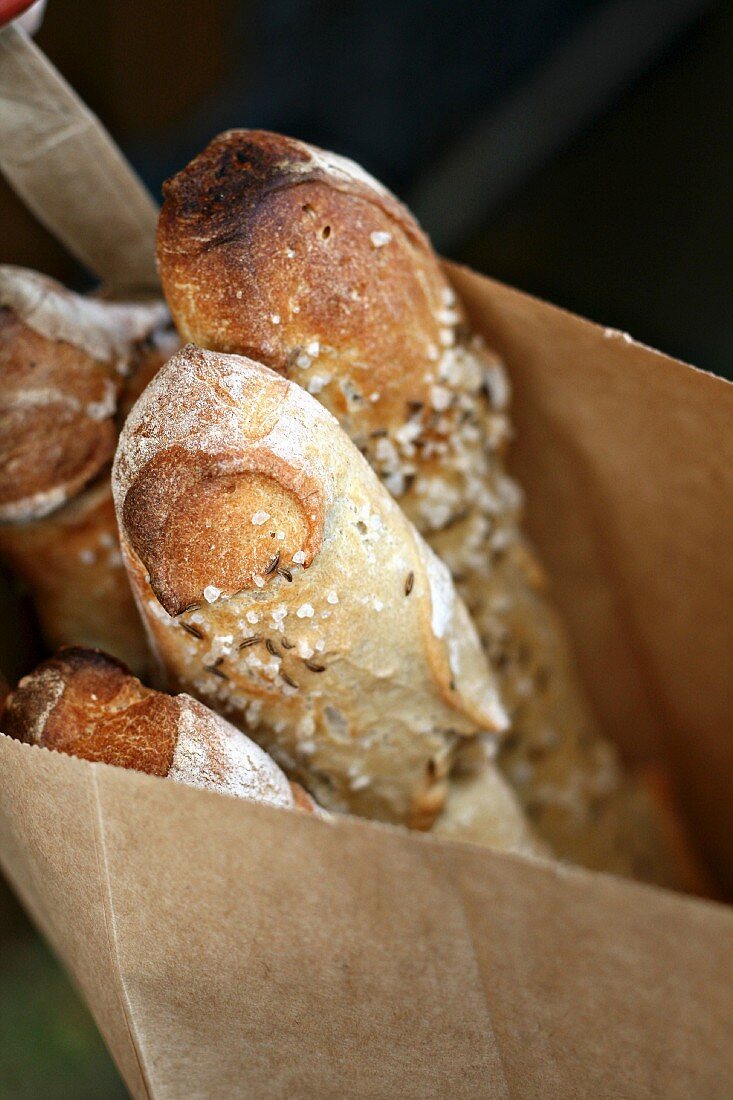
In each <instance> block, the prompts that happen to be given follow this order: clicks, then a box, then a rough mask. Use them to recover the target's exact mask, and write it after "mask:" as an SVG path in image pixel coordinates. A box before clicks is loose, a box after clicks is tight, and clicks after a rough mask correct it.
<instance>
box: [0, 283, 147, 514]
mask: <svg viewBox="0 0 733 1100" xmlns="http://www.w3.org/2000/svg"><path fill="white" fill-rule="evenodd" d="M166 318H167V311H166V309H165V306H164V305H163V304H162V303H161V302H153V303H149V304H139V305H138V304H117V303H106V302H98V301H93V300H91V299H86V298H82V297H80V296H79V295H77V294H73V293H71V291H68V290H66V289H65V288H64V287H62V286H61V285H60V284H59V283H56V282H54V280H53V279H47V278H45V277H44V276H42V275H38V274H36V273H35V272H32V271H26V270H25V269H23V268H15V267H9V266H0V521H7V520H14V521H18V520H27V519H32V518H36V517H39V516H43V515H47V514H48V513H49V512H51V511H53V510H54V509H55V508H57V507H59V506H60V505H61V504H63V503H65V502H66V501H68V500H70V499H71V498H72V497H73V496H75V495H76V494H77V493H78V492H79V490H80V489H81V488H82V487H83V486H84V485H86V484H88V483H89V482H90V481H91V480H92V479H93V478H95V477H96V476H97V475H98V474H99V473H100V472H101V470H102V469H103V468H104V466H105V465H106V464H107V463H109V462H110V461H111V459H112V455H113V454H114V448H115V439H116V431H115V425H114V416H115V413H116V411H117V405H118V401H119V398H120V394H121V391H122V388H123V383H124V379H125V376H126V375H128V374H129V373H131V372H132V371H133V370H134V369H135V366H136V364H137V361H138V358H139V355H140V352H141V349H142V347H143V345H144V344H145V341H146V340H147V338H148V337H150V336H151V334H152V333H153V332H154V331H155V329H156V328H158V327H160V326H161V325H164V324H165V321H166Z"/></svg>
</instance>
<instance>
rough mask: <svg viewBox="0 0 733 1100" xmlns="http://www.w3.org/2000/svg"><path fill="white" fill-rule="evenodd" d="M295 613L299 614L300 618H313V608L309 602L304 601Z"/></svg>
mask: <svg viewBox="0 0 733 1100" xmlns="http://www.w3.org/2000/svg"><path fill="white" fill-rule="evenodd" d="M295 614H296V615H297V616H298V618H299V619H312V618H313V608H312V607H311V605H310V604H309V603H303V604H301V605H300V607H299V608H298V610H297V611H296V612H295Z"/></svg>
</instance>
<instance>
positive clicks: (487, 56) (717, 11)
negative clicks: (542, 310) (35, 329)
mask: <svg viewBox="0 0 733 1100" xmlns="http://www.w3.org/2000/svg"><path fill="white" fill-rule="evenodd" d="M37 41H38V43H39V44H40V45H41V46H42V47H43V49H44V50H45V51H46V52H47V53H48V55H49V56H50V57H51V59H52V60H53V61H54V62H55V63H56V65H57V66H58V67H59V68H60V70H61V71H62V72H63V73H64V74H65V76H66V77H67V78H68V79H69V80H70V81H71V83H72V84H73V85H74V87H75V88H76V89H77V91H78V92H79V93H80V94H81V95H82V97H83V98H84V99H85V100H86V101H87V103H88V104H89V105H90V106H91V107H92V108H93V109H94V110H95V111H96V112H97V114H99V115H100V116H101V118H102V119H103V120H104V122H105V123H106V124H107V126H108V127H109V129H110V130H111V132H112V133H113V135H114V136H115V137H116V138H117V140H118V141H119V142H120V144H121V145H122V147H123V148H124V150H125V151H126V152H127V154H128V155H129V157H130V158H131V160H132V161H133V163H134V164H135V166H136V167H137V168H138V170H139V172H140V173H141V175H142V176H143V178H144V179H145V181H146V182H147V184H148V185H149V187H150V188H151V190H152V191H153V193H154V194H155V195H156V196H159V194H160V185H161V182H162V180H163V179H165V178H166V176H168V175H170V174H172V173H173V172H175V171H176V170H177V169H178V168H179V167H181V166H182V165H183V164H185V163H186V162H187V161H188V160H189V159H190V158H191V156H193V155H194V154H195V153H197V152H198V151H199V150H200V149H201V148H202V147H203V145H205V144H206V142H207V141H208V140H209V138H210V137H212V136H213V135H214V134H215V133H217V132H219V131H220V130H223V129H226V128H228V127H232V126H255V127H263V128H269V129H275V130H282V131H284V132H286V133H291V134H293V135H295V136H298V137H302V138H305V139H307V140H310V141H313V142H316V143H317V144H320V145H323V146H326V147H327V148H332V149H334V150H336V151H338V152H340V153H344V154H347V155H349V156H351V157H353V158H355V159H356V160H358V161H360V162H361V163H362V164H363V165H364V166H365V167H366V168H368V169H369V170H370V171H371V172H372V173H373V174H375V175H376V176H378V177H380V178H381V179H382V180H383V181H384V182H385V183H387V184H388V185H389V186H390V187H392V188H393V189H394V190H395V191H396V192H397V193H398V194H399V195H400V197H401V198H403V199H404V200H406V201H407V203H408V204H409V205H411V206H412V207H413V209H414V210H415V212H416V213H417V215H418V216H419V218H420V219H421V220H422V222H423V225H424V226H425V228H426V229H427V230H428V232H429V233H430V234H431V236H432V237H433V240H434V242H435V244H436V246H437V247H438V248H439V249H440V251H441V252H443V253H444V254H446V255H449V256H451V257H452V258H455V259H459V260H463V261H465V262H467V263H469V264H470V265H471V266H473V267H475V268H477V269H478V270H480V271H483V272H486V273H487V274H490V275H492V276H495V277H497V278H499V279H503V280H505V281H507V282H510V283H513V284H514V285H516V286H519V287H521V288H523V289H525V290H528V291H531V292H533V293H535V294H538V295H540V296H542V297H544V298H548V299H550V300H551V301H553V302H555V303H557V304H559V305H563V306H566V307H567V308H569V309H572V310H576V311H578V312H580V313H583V314H585V315H587V316H589V317H591V318H593V319H594V320H597V321H600V322H602V323H604V324H608V325H612V326H614V327H617V328H621V329H624V330H627V331H630V332H631V333H632V334H633V335H634V336H635V337H636V338H637V339H640V340H642V341H645V342H646V343H649V344H652V345H655V346H657V347H659V348H661V349H662V350H664V351H667V352H669V353H671V354H673V355H677V356H679V357H681V358H684V359H687V360H689V361H691V362H693V363H695V364H696V365H698V366H700V367H703V368H705V369H707V370H711V371H714V372H716V373H720V374H723V375H724V376H726V377H729V378H731V377H733V309H731V306H730V303H729V290H730V272H731V261H732V260H733V214H732V213H731V209H732V207H731V194H730V184H729V181H730V179H731V177H733V110H732V109H731V108H732V106H733V95H732V94H731V92H732V91H733V88H732V80H731V72H732V71H733V0H719V2H714V0H713V2H711V0H707V2H706V0H605V2H604V0H493V2H492V0H452V2H451V3H446V2H443V3H441V2H440V0H369V2H366V0H361V2H354V3H351V2H349V0H320V2H317V0H269V2H267V3H265V2H264V0H249V2H247V0H241V2H237V0H207V2H206V4H202V3H201V2H200V0H199V2H194V0H178V2H176V3H173V2H171V0H73V2H72V0H50V4H49V8H48V11H47V14H46V17H45V21H44V24H43V26H42V28H41V30H40V32H39V33H38V35H37ZM0 226H1V227H2V238H1V239H2V254H1V256H0V259H1V260H2V261H3V262H11V263H18V264H23V265H27V266H29V267H34V268H37V269H39V270H41V271H44V272H47V273H49V274H52V275H54V276H56V277H57V278H59V279H61V280H63V281H64V282H66V283H68V284H69V285H71V286H74V287H77V288H82V287H86V286H88V285H89V279H88V276H87V275H86V273H85V272H83V271H82V270H81V269H80V268H78V267H77V266H76V264H75V263H74V261H73V260H71V259H70V258H69V257H68V256H67V255H66V254H65V253H64V252H63V251H62V250H61V249H60V248H59V246H58V245H56V244H55V242H54V241H53V240H51V239H50V238H49V236H48V235H47V234H46V233H45V231H44V230H43V229H42V228H41V227H40V226H39V225H38V224H37V223H35V222H34V220H33V219H32V217H31V216H30V215H29V214H27V213H26V212H25V211H24V210H23V208H22V206H21V204H20V203H19V202H18V200H17V199H16V198H15V196H14V195H13V194H12V193H11V192H10V191H9V190H8V189H7V188H6V187H5V186H4V185H3V184H2V182H1V181H0ZM0 603H1V599H0ZM32 644H33V641H32V639H31V638H28V639H17V638H16V639H14V645H15V648H14V649H13V651H12V652H0V665H4V667H5V668H6V670H7V672H8V673H9V674H10V676H15V675H18V674H19V673H20V672H21V671H23V669H24V668H25V667H27V663H26V662H27V658H28V653H29V652H30V647H31V646H32ZM0 960H1V962H0V1097H2V1098H5V1097H12V1098H13V1100H26V1098H28V1100H31V1098H32V1100H87V1098H89V1100H92V1098H94V1100H100V1098H101V1100H107V1098H112V1100H114V1098H116V1097H123V1096H124V1095H125V1092H124V1089H123V1087H122V1085H121V1083H120V1081H119V1079H118V1077H117V1076H116V1073H115V1071H114V1069H113V1067H112V1066H111V1064H110V1062H109V1060H108V1058H107V1056H106V1054H105V1052H104V1049H103V1047H102V1044H101V1041H100V1039H99V1038H98V1036H97V1034H96V1031H95V1030H94V1026H93V1024H92V1023H91V1021H90V1020H89V1018H88V1016H87V1014H86V1012H85V1010H84V1008H83V1007H82V1006H81V1004H80V1003H79V1001H78V1000H77V998H76V996H75V994H74V993H73V991H72V990H71V988H70V987H69V985H68V983H67V982H66V980H65V978H64V977H63V975H62V974H61V972H60V971H59V969H58V967H57V965H56V964H55V962H54V961H53V960H52V958H51V956H50V954H49V953H48V951H47V949H46V948H45V947H44V945H43V944H42V943H41V942H40V941H39V940H38V938H37V937H36V936H35V935H34V933H33V932H32V930H31V928H30V926H29V925H28V923H27V921H26V919H25V917H24V916H23V915H22V913H21V911H20V909H19V908H18V906H17V905H16V903H15V902H14V900H13V899H12V897H11V895H10V892H9V890H7V888H6V887H4V886H3V885H2V884H1V883H0ZM182 1100H185V1098H182Z"/></svg>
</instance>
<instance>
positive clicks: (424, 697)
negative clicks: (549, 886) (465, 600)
mask: <svg viewBox="0 0 733 1100" xmlns="http://www.w3.org/2000/svg"><path fill="white" fill-rule="evenodd" d="M112 481H113V491H114V496H115V504H116V508H117V516H118V521H119V524H120V537H121V545H122V549H123V556H124V557H125V560H126V564H127V566H128V570H129V574H130V579H131V583H132V587H133V591H134V592H135V594H136V597H137V600H138V604H139V607H140V609H141V612H142V615H143V619H144V621H145V624H146V626H147V628H148V631H149V635H150V640H151V645H152V648H153V651H154V653H155V654H156V656H157V657H158V658H159V660H160V662H161V665H162V666H163V668H164V670H165V674H166V676H167V680H168V683H169V684H170V685H171V686H174V687H176V688H181V687H182V688H185V689H186V690H190V691H191V692H192V693H193V694H195V695H196V696H197V697H199V698H201V699H203V700H205V701H206V702H207V703H208V704H210V705H211V706H213V707H214V708H215V709H217V710H219V711H222V712H224V713H226V714H227V715H228V716H230V717H232V718H233V720H234V721H236V722H237V723H238V724H240V725H242V726H246V727H247V728H248V730H251V731H252V736H253V737H255V738H256V739H257V741H258V742H259V743H260V744H261V745H263V747H264V748H266V749H267V750H268V751H269V752H271V753H272V755H273V756H274V757H275V759H277V760H278V762H279V763H280V764H281V765H282V766H283V768H284V769H285V770H286V771H287V772H288V773H289V774H291V775H294V776H295V777H296V778H298V779H299V780H300V781H301V782H302V783H303V784H304V785H305V786H306V787H307V788H308V790H310V791H312V793H313V794H314V795H315V796H316V798H317V800H318V801H319V803H320V804H321V805H323V806H325V807H327V808H328V809H333V810H338V811H351V812H353V813H357V814H361V815H362V816H365V817H372V818H378V819H380V820H385V821H392V822H397V823H403V824H406V825H408V826H410V827H414V828H423V829H424V828H428V827H429V826H430V825H431V824H432V822H433V821H434V819H435V817H436V815H437V814H438V812H439V811H440V809H441V807H442V805H443V801H444V799H445V792H446V783H445V777H446V775H447V773H448V771H449V769H450V766H451V761H452V757H453V754H454V750H455V746H456V744H457V743H458V741H459V740H460V739H461V738H470V737H472V736H474V735H475V734H476V732H477V730H498V729H499V728H501V727H502V726H503V725H504V724H505V717H504V713H503V711H502V708H501V706H500V704H499V701H498V698H497V694H496V690H495V686H494V683H493V679H492V677H491V674H490V672H489V670H488V667H487V665H486V662H485V658H484V656H483V653H482V651H481V647H480V643H479V641H478V638H477V636H476V633H475V631H474V629H473V626H472V624H471V622H470V620H469V618H468V615H467V614H466V610H465V608H464V607H463V605H462V603H461V602H460V600H459V599H458V597H457V596H456V593H455V591H454V589H453V586H452V584H451V580H450V575H449V573H448V571H447V569H446V568H445V567H444V566H443V565H442V563H440V562H439V561H438V559H437V558H436V557H435V556H434V554H433V553H432V552H431V551H430V550H429V548H428V547H427V546H426V544H425V543H424V542H423V540H422V539H421V538H420V537H419V535H418V534H417V533H416V532H415V530H414V529H413V528H412V527H411V525H410V524H409V522H408V521H407V520H406V518H405V517H404V515H403V513H402V512H401V510H400V509H399V507H398V506H397V505H396V504H395V502H394V501H393V499H392V498H391V497H390V496H389V494H388V493H387V492H386V490H385V489H384V487H383V486H382V485H381V484H380V483H379V481H378V479H377V478H376V476H375V475H374V473H373V471H372V470H371V469H370V467H369V465H368V464H367V463H366V461H365V460H364V459H363V458H362V456H361V455H360V454H359V453H358V451H357V450H356V448H355V447H354V446H353V444H352V443H351V442H350V441H349V439H348V437H347V436H346V435H345V434H344V433H343V432H342V431H341V429H340V428H339V426H338V423H337V422H336V420H335V419H334V418H333V417H332V416H331V415H330V414H329V413H328V412H326V410H325V409H323V407H322V406H320V405H319V404H318V403H317V402H316V401H314V400H313V398H311V397H309V396H308V394H306V393H305V392H304V391H303V390H302V389H300V387H298V386H296V385H293V384H292V383H290V382H287V381H285V380H284V379H282V378H279V377H278V376H277V375H276V374H274V373H273V372H272V371H269V370H267V368H265V367H263V366H261V365H260V364H257V363H254V362H252V361H250V360H247V359H244V358H241V357H239V356H226V355H218V354H214V353H211V352H205V351H202V350H200V349H198V348H195V347H193V346H188V347H186V348H184V349H183V350H182V351H181V352H179V353H178V354H177V355H176V356H175V357H174V358H173V359H172V360H171V361H170V362H169V363H168V364H167V365H166V366H165V367H164V368H163V370H162V371H161V372H160V373H159V374H158V375H157V377H156V378H155V379H154V380H153V382H152V383H151V384H150V386H149V387H148V388H147V390H146V391H145V394H144V395H143V397H142V398H141V399H140V401H138V403H137V405H136V406H135V408H134V409H133V411H132V413H131V414H130V416H129V417H128V420H127V423H126V425H125V428H124V430H123V432H122V434H121V437H120V443H119V447H118V450H117V456H116V459H115V466H114V470H113V478H112ZM506 801H507V802H510V803H511V809H510V811H507V812H512V813H513V814H514V815H515V816H518V817H520V818H521V813H520V812H519V810H518V809H517V807H516V805H515V804H514V802H513V800H511V799H508V800H506ZM504 810H505V807H504V806H502V812H503V811H504Z"/></svg>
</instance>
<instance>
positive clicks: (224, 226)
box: [158, 130, 446, 434]
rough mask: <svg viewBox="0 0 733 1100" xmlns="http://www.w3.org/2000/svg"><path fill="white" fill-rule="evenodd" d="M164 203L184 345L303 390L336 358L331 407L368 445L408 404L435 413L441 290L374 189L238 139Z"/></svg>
mask: <svg viewBox="0 0 733 1100" xmlns="http://www.w3.org/2000/svg"><path fill="white" fill-rule="evenodd" d="M344 166H346V167H344ZM164 190H165V203H164V205H163V210H162V212H161V218H160V223H159V230H158V264H159V269H160V275H161V280H162V283H163V287H164V290H165V294H166V297H167V299H168V302H169V304H170V307H171V310H172V312H173V313H174V315H175V317H176V323H177V325H178V327H179V330H180V331H181V333H182V334H183V335H184V336H185V337H186V338H188V339H191V340H193V341H194V342H195V343H197V344H199V345H201V346H202V347H209V348H215V349H217V350H221V351H236V352H237V353H239V354H243V355H249V356H251V357H252V358H254V359H257V360H259V361H261V362H264V363H265V364H266V365H267V366H270V367H272V368H273V369H275V370H277V371H279V372H280V373H283V374H286V375H288V376H289V377H292V378H293V379H294V380H295V381H298V382H299V383H300V384H301V385H305V386H307V385H308V383H309V382H312V381H313V379H322V378H323V377H325V376H326V375H327V374H328V372H329V363H330V360H331V358H332V356H334V355H337V357H338V363H339V370H338V377H337V378H335V379H334V381H333V382H331V383H328V382H327V383H326V384H325V385H326V386H327V387H328V397H327V399H326V401H325V403H326V404H327V407H329V408H331V409H332V411H333V412H334V413H335V414H336V415H337V416H338V417H339V420H341V421H342V422H347V424H346V426H347V430H348V418H349V416H350V414H351V413H352V411H353V412H356V413H358V420H359V425H360V429H361V430H363V432H365V433H368V432H369V430H371V429H375V430H376V429H380V428H384V427H387V426H389V425H390V424H395V425H396V424H402V423H403V421H404V419H405V417H406V414H407V403H408V402H414V403H416V404H417V403H422V404H425V405H428V404H429V385H430V380H429V379H428V378H427V376H426V371H425V364H426V362H428V359H427V355H428V353H430V354H433V353H435V355H436V358H437V349H439V347H440V339H441V323H440V320H439V314H440V311H441V310H442V309H443V308H444V302H443V299H442V294H443V291H444V289H445V285H446V284H445V280H444V277H443V275H442V273H441V271H440V268H439V266H438V263H437V260H436V259H435V257H434V255H433V253H432V251H431V249H430V246H429V243H428V241H427V239H426V238H425V236H424V234H423V233H422V231H421V230H420V229H419V227H418V225H417V223H416V222H415V220H414V218H413V217H412V215H411V214H410V213H409V211H407V210H406V208H405V207H404V206H402V205H401V204H400V203H398V202H397V200H396V199H395V198H394V197H393V196H391V195H390V194H389V193H388V192H387V191H386V190H385V189H384V188H382V187H381V186H380V185H379V184H377V183H376V181H373V180H370V179H369V177H366V174H365V173H362V172H361V171H360V170H359V169H358V168H357V167H356V166H355V165H351V164H350V163H349V162H346V161H343V160H342V159H341V158H336V157H334V156H333V155H332V154H326V153H324V152H323V151H322V150H316V149H313V147H311V146H307V145H305V144H303V143H302V142H298V141H294V140H293V139H291V138H286V137H282V136H280V135H277V134H269V133H263V132H261V131H247V130H232V131H229V132H228V133H225V134H222V135H220V137H218V138H215V139H214V141H212V142H211V144H210V145H209V146H208V148H207V149H206V150H205V151H204V152H203V153H202V154H201V155H200V156H198V157H196V158H195V159H194V160H193V161H192V162H191V164H189V165H188V167H187V168H185V169H183V171H182V172H179V173H178V175H177V176H175V177H174V178H173V179H172V180H170V181H169V182H168V183H167V184H166V186H165V189H164ZM375 242H376V243H375ZM274 258H275V260H274ZM316 347H317V348H318V350H317V351H315V349H316ZM309 349H310V350H309ZM433 349H435V350H434V352H433ZM314 351H315V354H313V352H314ZM306 362H308V363H309V366H308V367H302V366H300V364H301V363H306ZM396 363H399V364H400V370H399V371H395V364H396ZM367 368H368V369H367ZM344 382H348V383H349V385H348V386H345V385H344ZM316 384H318V383H316ZM350 434H353V432H350Z"/></svg>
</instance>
